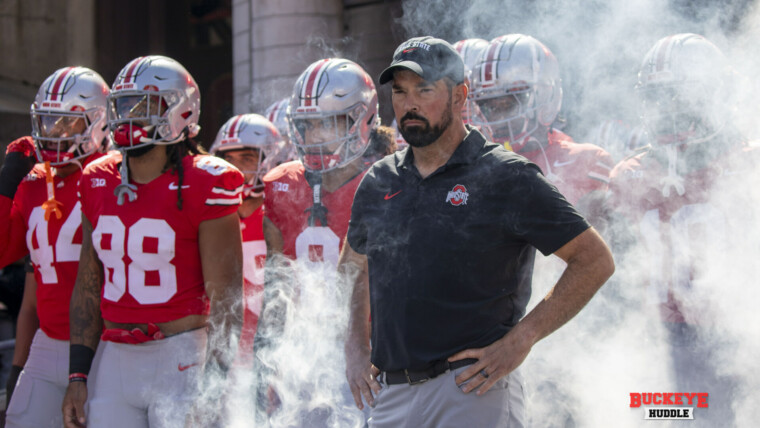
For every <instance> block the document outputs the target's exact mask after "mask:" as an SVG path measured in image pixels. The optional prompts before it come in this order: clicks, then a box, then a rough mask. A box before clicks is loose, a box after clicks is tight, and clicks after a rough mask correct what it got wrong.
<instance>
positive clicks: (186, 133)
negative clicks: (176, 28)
mask: <svg viewBox="0 0 760 428" xmlns="http://www.w3.org/2000/svg"><path fill="white" fill-rule="evenodd" d="M108 100H109V103H108V104H109V109H108V126H109V127H110V129H111V133H112V134H113V141H114V143H115V144H116V146H118V147H120V148H123V149H133V148H136V147H141V146H145V145H148V144H173V143H176V142H178V141H181V140H183V139H184V138H186V137H194V136H196V135H197V134H198V131H200V126H199V125H198V120H199V116H200V112H201V94H200V90H199V89H198V85H197V84H196V83H195V79H193V76H191V75H190V73H188V71H187V70H186V69H185V67H183V66H182V65H181V64H180V63H178V62H177V61H175V60H173V59H171V58H167V57H165V56H160V55H151V56H146V57H139V58H135V59H134V60H132V61H130V62H129V63H128V64H127V65H126V66H125V67H124V68H123V69H122V70H121V71H120V72H119V75H118V76H117V77H116V81H115V82H114V84H113V88H112V89H111V94H110V95H109V96H108Z"/></svg>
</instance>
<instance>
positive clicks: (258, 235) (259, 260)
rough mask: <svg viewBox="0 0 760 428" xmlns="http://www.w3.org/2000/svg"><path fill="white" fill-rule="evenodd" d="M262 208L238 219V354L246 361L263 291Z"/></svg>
mask: <svg viewBox="0 0 760 428" xmlns="http://www.w3.org/2000/svg"><path fill="white" fill-rule="evenodd" d="M263 220H264V207H263V206H261V207H259V208H258V209H257V210H256V211H254V212H253V214H251V215H250V216H248V217H246V218H244V219H241V220H240V231H241V232H242V234H243V280H244V287H243V294H244V300H243V302H244V304H243V306H244V307H245V312H244V313H243V330H242V332H241V333H240V352H239V354H240V355H239V357H240V358H243V359H245V361H250V356H251V355H252V353H253V338H254V337H255V335H256V325H257V324H258V322H259V312H261V302H262V298H263V293H264V262H265V261H266V256H267V246H266V243H265V242H264V229H263V227H262V224H263Z"/></svg>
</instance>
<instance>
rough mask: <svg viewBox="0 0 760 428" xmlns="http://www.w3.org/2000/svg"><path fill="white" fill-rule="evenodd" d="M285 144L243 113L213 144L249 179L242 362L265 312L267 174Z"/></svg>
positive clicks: (242, 210)
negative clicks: (277, 153)
mask: <svg viewBox="0 0 760 428" xmlns="http://www.w3.org/2000/svg"><path fill="white" fill-rule="evenodd" d="M281 143H282V137H281V136H280V133H279V132H278V131H277V128H275V126H274V125H273V124H272V122H270V121H269V120H267V119H266V118H264V117H263V116H261V115H258V114H241V115H237V116H234V117H232V118H230V120H228V121H227V123H225V124H224V125H223V126H222V127H221V129H219V133H218V134H217V136H216V140H215V141H214V144H212V145H211V150H210V152H211V154H212V155H215V156H218V157H220V158H222V159H224V160H226V161H227V162H229V163H231V164H232V165H233V166H235V167H236V168H237V169H239V170H240V171H241V172H242V173H243V176H244V178H245V184H244V186H243V202H242V203H241V204H240V207H239V208H238V217H240V231H241V233H242V239H243V281H244V296H245V299H244V305H243V306H244V308H245V314H244V316H243V330H242V331H241V334H240V349H239V352H238V358H239V359H240V363H242V364H245V365H249V364H250V363H252V355H251V353H252V352H253V338H254V335H255V334H256V325H257V323H258V321H259V313H260V312H261V300H262V298H263V296H262V293H263V290H264V262H265V260H266V253H267V248H266V243H265V242H264V230H263V228H262V221H263V218H264V210H263V205H264V182H263V181H262V179H263V178H264V175H266V173H267V172H268V171H269V170H270V169H271V168H272V166H274V165H273V162H274V161H275V160H276V158H275V156H274V155H275V154H276V152H277V150H278V149H279V146H280V144H281Z"/></svg>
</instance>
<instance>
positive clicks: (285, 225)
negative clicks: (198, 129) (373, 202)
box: [254, 58, 393, 427]
mask: <svg viewBox="0 0 760 428" xmlns="http://www.w3.org/2000/svg"><path fill="white" fill-rule="evenodd" d="M377 110H378V104H377V91H376V90H375V85H374V83H373V82H372V78H371V77H370V76H369V75H368V74H367V73H366V72H365V71H364V69H362V68H361V67H360V66H359V65H357V64H355V63H354V62H352V61H349V60H347V59H341V58H330V59H322V60H319V61H316V62H314V63H313V64H311V65H310V66H309V67H307V68H306V70H305V71H304V72H303V73H302V74H301V76H300V77H299V78H298V80H297V81H296V83H295V85H294V88H293V95H292V97H291V99H290V107H289V110H288V111H289V113H288V114H289V118H290V123H291V132H290V135H291V138H292V140H293V143H294V145H295V147H296V150H297V154H298V158H299V160H298V161H294V162H287V163H284V164H282V165H279V166H277V167H276V168H274V169H272V170H271V171H270V172H269V173H268V174H267V175H266V176H265V177H264V182H265V185H266V188H265V198H264V207H265V212H264V237H265V240H266V244H267V269H266V278H265V286H264V288H265V289H264V296H265V298H264V306H263V308H262V312H261V318H260V320H259V328H258V330H257V335H256V340H255V342H254V346H255V358H256V361H257V363H258V364H259V366H258V367H257V372H258V373H262V374H265V376H267V377H268V379H265V380H264V381H263V383H265V384H266V385H270V386H272V387H273V388H272V390H270V396H273V395H274V394H272V393H271V392H272V391H275V392H276V393H277V394H278V395H279V400H281V402H280V404H281V405H280V406H279V411H278V413H277V414H273V415H270V416H272V417H274V418H278V417H284V416H283V415H286V414H289V413H291V412H295V413H297V414H298V416H296V420H298V424H299V425H300V426H312V427H313V426H322V425H325V424H326V423H327V419H329V418H336V417H341V418H342V417H343V416H346V417H348V420H346V419H342V420H341V421H342V422H341V426H353V425H354V424H355V422H357V421H358V420H359V419H361V418H363V416H362V415H361V414H357V413H358V412H357V411H356V409H354V408H353V405H351V398H350V392H349V391H348V390H347V388H344V389H345V391H341V390H340V387H341V386H343V385H344V384H343V383H342V382H340V381H339V380H338V381H337V383H335V384H334V385H333V386H332V387H329V386H328V387H326V386H325V385H324V384H320V385H319V387H317V388H311V386H313V385H312V384H313V383H314V379H319V378H324V379H330V380H332V381H333V382H335V381H336V379H335V377H334V376H338V379H340V373H341V372H342V371H343V367H342V362H341V361H340V355H341V352H340V349H341V347H342V339H341V338H340V337H339V336H340V334H341V333H342V329H339V328H338V327H337V326H338V325H339V323H338V322H337V320H336V319H335V318H334V317H333V315H332V314H333V313H335V312H336V311H339V310H341V309H343V308H344V306H343V305H340V304H339V303H338V302H337V301H336V300H335V299H333V300H332V301H329V299H325V300H326V301H325V302H324V304H322V303H319V302H321V301H322V299H323V298H325V297H327V296H329V295H331V294H330V293H333V292H335V293H336V294H337V292H338V290H336V286H335V281H334V277H333V275H334V272H335V266H336V265H337V263H338V256H339V253H340V247H341V245H342V242H343V240H344V237H345V235H346V229H347V228H348V219H349V217H350V215H351V202H352V201H353V197H354V192H355V191H356V187H357V186H358V185H359V182H360V181H361V178H362V177H363V176H364V173H365V172H366V170H367V168H368V167H369V165H370V163H371V162H374V161H375V160H376V158H377V157H378V156H379V155H381V154H382V155H385V154H388V153H389V152H390V151H392V150H393V140H392V138H393V136H392V132H391V131H390V130H389V129H388V128H385V127H379V126H378V125H379V119H378V115H377ZM301 325H302V326H303V328H298V327H297V326H301ZM310 329H316V330H310ZM304 331H311V332H312V334H310V335H307V336H306V337H304V338H303V339H295V338H294V336H293V335H292V334H291V333H293V334H297V335H303V334H304ZM338 342H340V343H338ZM290 346H305V347H307V348H308V350H303V352H304V353H305V352H309V353H310V355H309V359H308V361H306V362H304V363H302V364H295V366H297V367H294V366H288V365H287V364H288V363H289V361H287V358H289V357H292V354H294V353H296V354H298V353H301V351H290V352H284V351H283V350H285V349H292V348H288V347H290ZM320 351H324V352H320ZM277 352H283V353H284V354H286V355H282V354H276V353H277ZM275 354H276V355H279V356H278V357H272V355H275ZM334 354H337V355H334ZM306 367H309V368H310V370H307V369H305V368H306ZM264 368H270V369H271V371H270V370H264ZM299 373H300V374H301V375H300V376H299ZM270 374H271V376H270ZM278 385H279V387H278ZM295 391H298V392H297V393H296V392H295ZM305 391H308V392H305ZM328 393H329V394H335V396H331V397H330V398H329V399H324V400H319V399H317V397H319V396H321V395H322V394H328ZM286 394H287V395H286ZM305 397H308V398H305ZM269 402H270V409H269V410H270V413H273V407H277V403H276V402H277V399H269ZM320 402H321V403H327V404H326V405H327V406H330V407H331V409H324V408H320ZM312 403H316V404H312ZM272 404H274V406H273V405H272ZM315 407H316V408H315ZM362 423H363V421H362Z"/></svg>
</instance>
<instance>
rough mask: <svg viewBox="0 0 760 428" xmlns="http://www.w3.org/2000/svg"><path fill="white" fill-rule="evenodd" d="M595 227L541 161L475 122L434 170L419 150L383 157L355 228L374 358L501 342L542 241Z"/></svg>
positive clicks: (549, 249) (397, 358) (363, 187)
mask: <svg viewBox="0 0 760 428" xmlns="http://www.w3.org/2000/svg"><path fill="white" fill-rule="evenodd" d="M588 227H589V224H588V223H587V222H586V220H585V219H584V218H583V217H582V216H581V215H580V214H579V213H578V212H577V211H576V210H575V209H574V208H573V206H572V205H570V203H568V202H567V201H566V200H565V198H564V197H563V196H562V195H561V194H560V193H559V191H557V188H556V187H554V186H553V185H552V184H551V183H549V182H548V181H547V180H546V179H545V178H544V176H543V175H542V174H541V171H540V169H539V168H538V167H537V166H536V165H535V164H533V163H531V162H529V161H528V160H527V159H525V158H524V157H522V156H520V155H517V154H515V153H512V152H509V151H507V150H505V149H504V148H503V147H502V146H499V145H497V144H494V143H490V142H487V141H486V139H485V138H484V137H483V135H482V134H481V133H480V132H478V131H477V130H475V129H473V128H469V133H468V134H467V137H466V138H465V139H464V141H463V142H462V143H461V144H460V145H459V147H458V148H457V149H456V151H455V152H454V153H453V155H452V156H451V158H450V159H449V161H448V162H447V163H446V164H445V165H444V166H442V167H441V168H439V169H438V170H437V171H435V172H434V173H432V174H430V175H429V176H428V177H426V178H425V179H422V178H421V177H420V175H419V173H418V172H417V169H416V168H415V167H414V155H413V152H412V150H411V149H406V150H404V151H401V152H398V153H396V154H394V155H391V156H387V157H385V158H384V159H382V160H380V161H378V162H377V163H375V164H374V165H373V166H372V168H370V170H369V171H368V172H367V174H366V175H365V176H364V178H363V180H362V182H361V184H360V185H359V188H358V189H357V191H356V196H355V197H354V203H353V206H352V214H351V221H350V223H349V229H348V234H347V239H348V242H349V244H350V245H351V248H353V249H354V250H355V251H356V252H358V253H361V254H366V255H367V257H368V259H369V280H370V303H371V310H372V363H373V364H375V365H376V366H377V367H378V368H380V369H381V370H400V369H415V370H416V369H424V368H427V367H428V366H429V365H430V364H431V363H433V362H435V361H437V360H440V359H444V358H448V357H449V356H451V355H452V354H454V353H456V352H459V351H461V350H463V349H467V348H478V347H483V346H486V345H489V344H491V343H493V342H494V341H495V340H497V339H499V338H500V337H502V336H504V334H506V333H507V332H508V331H509V330H510V329H511V328H512V327H513V326H514V325H515V324H516V323H517V321H519V320H520V318H522V316H523V315H524V314H525V307H526V305H527V303H528V300H529V298H530V287H531V276H532V273H533V260H534V257H535V249H534V248H538V249H539V250H540V251H541V252H542V253H544V254H551V253H553V252H554V251H556V250H557V249H559V248H560V247H562V246H563V245H565V244H566V243H567V242H569V241H570V240H571V239H573V238H574V237H576V236H577V235H579V234H580V233H581V232H583V231H584V230H586V229H587V228H588Z"/></svg>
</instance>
